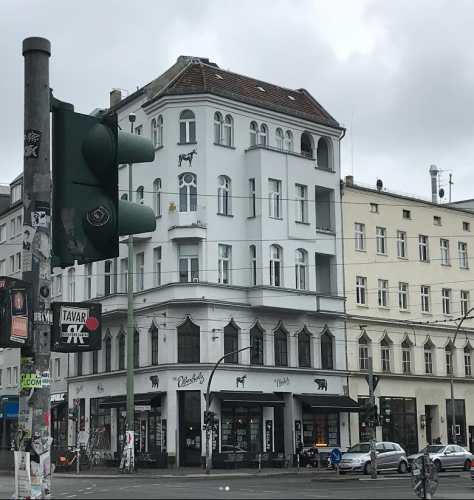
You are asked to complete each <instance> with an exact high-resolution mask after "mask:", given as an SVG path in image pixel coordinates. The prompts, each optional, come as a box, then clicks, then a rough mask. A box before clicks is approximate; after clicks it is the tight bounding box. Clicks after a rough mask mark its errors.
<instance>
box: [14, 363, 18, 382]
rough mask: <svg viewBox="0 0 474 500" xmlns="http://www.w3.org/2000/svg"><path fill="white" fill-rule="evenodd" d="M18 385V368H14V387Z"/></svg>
mask: <svg viewBox="0 0 474 500" xmlns="http://www.w3.org/2000/svg"><path fill="white" fill-rule="evenodd" d="M17 385H18V366H14V367H13V386H14V387H16V386H17Z"/></svg>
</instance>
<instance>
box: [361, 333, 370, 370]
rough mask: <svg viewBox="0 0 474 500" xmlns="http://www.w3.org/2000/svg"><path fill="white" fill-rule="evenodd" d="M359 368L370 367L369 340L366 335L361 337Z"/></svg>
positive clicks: (366, 368) (365, 368)
mask: <svg viewBox="0 0 474 500" xmlns="http://www.w3.org/2000/svg"><path fill="white" fill-rule="evenodd" d="M359 369H360V370H368V369H369V342H368V340H367V339H366V337H365V335H362V337H361V338H360V339H359Z"/></svg>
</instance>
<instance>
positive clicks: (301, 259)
mask: <svg viewBox="0 0 474 500" xmlns="http://www.w3.org/2000/svg"><path fill="white" fill-rule="evenodd" d="M306 255H307V254H306V252H305V251H304V250H300V249H298V250H296V255H295V279H296V288H297V290H306V265H307V262H306Z"/></svg>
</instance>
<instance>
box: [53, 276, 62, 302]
mask: <svg viewBox="0 0 474 500" xmlns="http://www.w3.org/2000/svg"><path fill="white" fill-rule="evenodd" d="M62 294H63V275H62V274H58V275H57V276H56V280H55V290H54V296H55V297H57V296H58V295H62Z"/></svg>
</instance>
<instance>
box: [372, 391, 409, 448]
mask: <svg viewBox="0 0 474 500" xmlns="http://www.w3.org/2000/svg"><path fill="white" fill-rule="evenodd" d="M384 399H385V401H387V402H388V404H389V408H390V422H384V423H383V424H382V441H390V442H392V443H398V444H399V445H400V446H401V447H402V448H403V449H404V450H405V451H406V453H407V456H408V455H409V454H412V453H416V452H417V451H418V431H417V413H416V399H415V398H390V397H384ZM377 403H378V402H377V401H376V404H377Z"/></svg>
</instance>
